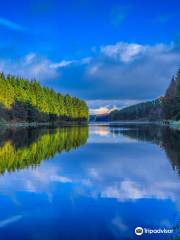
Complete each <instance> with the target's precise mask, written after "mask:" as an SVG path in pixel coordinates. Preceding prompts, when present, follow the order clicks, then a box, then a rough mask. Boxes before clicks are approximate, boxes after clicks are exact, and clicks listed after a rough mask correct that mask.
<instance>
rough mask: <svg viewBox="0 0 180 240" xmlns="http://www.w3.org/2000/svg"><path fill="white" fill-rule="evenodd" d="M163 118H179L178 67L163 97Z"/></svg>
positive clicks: (179, 87) (179, 90)
mask: <svg viewBox="0 0 180 240" xmlns="http://www.w3.org/2000/svg"><path fill="white" fill-rule="evenodd" d="M163 112H164V118H165V119H168V120H179V119H180V69H179V70H178V71H177V74H176V76H175V77H174V76H173V78H172V80H171V83H170V85H169V87H168V88H167V90H166V93H165V96H164V99H163Z"/></svg>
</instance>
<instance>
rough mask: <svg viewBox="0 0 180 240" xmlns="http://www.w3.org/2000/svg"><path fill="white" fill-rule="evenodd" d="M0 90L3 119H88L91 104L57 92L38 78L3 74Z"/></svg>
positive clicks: (0, 106)
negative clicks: (29, 79)
mask: <svg viewBox="0 0 180 240" xmlns="http://www.w3.org/2000/svg"><path fill="white" fill-rule="evenodd" d="M0 91H1V94H0V118H1V120H6V121H8V120H11V121H12V120H14V121H19V120H22V121H28V122H32V121H43V122H45V121H57V120H65V121H72V120H73V121H87V120H88V107H87V105H86V103H85V102H84V101H83V100H80V99H78V98H76V97H71V96H69V95H62V94H60V93H57V92H55V91H54V90H52V89H50V88H48V87H43V86H41V85H40V83H39V82H37V81H36V80H33V81H28V80H25V79H22V78H20V77H15V76H12V75H7V76H5V75H4V74H3V73H0Z"/></svg>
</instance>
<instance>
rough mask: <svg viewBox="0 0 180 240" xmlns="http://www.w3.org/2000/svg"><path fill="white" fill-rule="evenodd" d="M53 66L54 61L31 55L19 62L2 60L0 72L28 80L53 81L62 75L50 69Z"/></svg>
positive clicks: (0, 61) (34, 54) (0, 60)
mask: <svg viewBox="0 0 180 240" xmlns="http://www.w3.org/2000/svg"><path fill="white" fill-rule="evenodd" d="M51 64H52V61H51V60H49V59H48V58H45V57H42V56H39V55H37V54H36V53H29V54H27V55H25V56H24V57H22V58H20V59H18V60H17V61H13V60H4V59H0V71H3V72H4V73H6V74H9V73H10V74H14V75H17V76H22V77H25V78H28V79H34V78H35V79H37V80H51V79H55V78H57V77H58V76H59V75H60V73H59V72H58V71H57V70H56V69H53V68H51V67H50V65H51Z"/></svg>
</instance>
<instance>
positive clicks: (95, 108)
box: [86, 99, 142, 115]
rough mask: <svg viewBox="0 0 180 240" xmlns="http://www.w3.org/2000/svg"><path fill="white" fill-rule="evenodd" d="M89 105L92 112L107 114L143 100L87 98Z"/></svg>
mask: <svg viewBox="0 0 180 240" xmlns="http://www.w3.org/2000/svg"><path fill="white" fill-rule="evenodd" d="M86 102H87V105H88V107H89V108H90V114H92V115H94V114H95V115H96V114H105V113H109V112H111V111H112V110H115V109H121V108H124V107H127V106H130V105H133V104H137V103H140V102H142V101H140V100H137V99H122V100H121V99H112V100H111V99H110V100H105V99H97V100H87V101H86Z"/></svg>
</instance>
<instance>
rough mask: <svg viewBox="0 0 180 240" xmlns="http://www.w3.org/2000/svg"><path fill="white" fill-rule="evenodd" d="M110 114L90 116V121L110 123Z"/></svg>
mask: <svg viewBox="0 0 180 240" xmlns="http://www.w3.org/2000/svg"><path fill="white" fill-rule="evenodd" d="M109 116H110V115H109V114H108V113H106V114H97V115H90V117H89V121H90V122H108V121H109Z"/></svg>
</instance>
